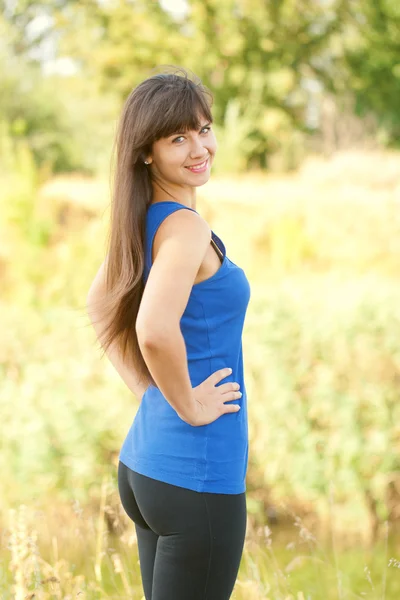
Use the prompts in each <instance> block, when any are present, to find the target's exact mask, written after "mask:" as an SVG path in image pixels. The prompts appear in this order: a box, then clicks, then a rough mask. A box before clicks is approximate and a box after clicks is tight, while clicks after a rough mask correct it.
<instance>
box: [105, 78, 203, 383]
mask: <svg viewBox="0 0 400 600" xmlns="http://www.w3.org/2000/svg"><path fill="white" fill-rule="evenodd" d="M168 69H171V67H170V66H169V67H168ZM212 102H213V99H212V95H211V93H210V91H209V90H208V89H207V88H206V87H205V86H204V85H203V84H202V82H201V80H200V79H199V78H198V77H196V76H195V75H194V74H192V76H191V77H190V76H189V73H188V71H186V70H185V69H182V68H180V67H172V71H171V70H169V72H161V73H157V74H156V75H152V76H151V77H149V78H147V79H145V80H144V81H142V82H141V83H140V84H139V85H138V86H137V87H135V88H134V89H133V90H132V92H131V93H130V95H129V96H128V98H127V100H126V102H125V104H124V107H123V109H122V113H121V117H120V120H119V124H118V129H117V134H116V138H115V142H114V146H113V153H112V156H113V162H114V163H115V164H114V181H113V183H112V190H113V191H112V200H111V223H110V229H109V235H108V251H107V259H106V266H105V274H106V293H105V295H104V297H103V298H102V299H101V308H100V310H101V312H102V313H103V314H104V313H105V314H107V315H108V316H109V317H110V318H108V319H107V322H108V325H107V326H106V327H105V329H104V330H103V332H102V336H101V342H102V345H103V348H104V351H105V350H106V349H107V348H108V347H109V345H110V344H111V343H112V342H114V343H115V344H116V345H117V347H118V349H119V350H120V351H121V353H122V356H123V358H124V359H125V358H128V359H129V360H131V361H132V362H133V364H134V365H135V369H136V370H137V372H138V374H139V378H140V381H141V382H143V381H146V382H148V383H151V384H152V385H156V384H155V382H154V380H153V377H152V375H151V373H150V371H149V369H148V367H147V365H146V363H145V361H144V359H143V356H142V354H141V351H140V348H139V344H138V339H137V334H136V329H135V323H136V318H137V314H138V312H139V306H140V302H141V299H142V295H143V290H144V281H143V272H144V266H145V243H146V239H145V236H146V212H147V208H148V207H149V205H150V204H151V202H152V198H153V186H152V174H151V168H150V167H149V166H147V165H146V164H145V163H144V160H145V158H146V156H147V155H148V154H149V153H150V152H151V149H152V144H153V142H155V141H156V140H159V139H161V138H163V137H168V136H170V135H172V134H174V133H176V132H179V131H189V130H197V129H199V128H200V126H201V117H203V118H205V119H207V121H209V122H212V120H213V119H212V114H211V106H212Z"/></svg>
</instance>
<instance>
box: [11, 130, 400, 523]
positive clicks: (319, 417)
mask: <svg viewBox="0 0 400 600" xmlns="http://www.w3.org/2000/svg"><path fill="white" fill-rule="evenodd" d="M7 139H8V138H7V137H5V138H4V139H3V143H6V142H5V141H4V140H7ZM8 141H9V140H8ZM8 154H9V156H12V152H11V150H10V148H9V149H8ZM399 161H400V159H399V157H398V156H397V155H395V154H387V155H379V156H378V155H376V154H375V155H374V154H373V155H371V156H369V155H367V154H363V155H358V158H357V160H356V156H351V155H345V156H343V158H342V160H341V161H339V160H338V159H337V160H336V161H332V162H331V163H329V166H328V164H327V165H325V166H324V163H318V162H317V161H314V162H311V163H309V164H306V165H305V166H304V168H303V170H302V171H300V172H299V173H298V174H297V175H296V176H292V178H290V179H289V178H287V179H285V178H282V179H277V178H276V176H275V177H274V178H271V179H268V178H267V179H265V178H262V179H260V180H259V181H257V180H256V179H254V180H253V181H252V180H250V179H247V180H245V179H236V180H233V179H232V177H230V178H229V183H227V182H226V181H224V180H221V181H219V180H218V178H215V179H213V180H212V181H210V182H209V184H208V185H207V189H205V191H202V195H201V196H200V199H199V203H200V208H201V210H202V211H204V213H205V214H207V215H208V217H207V218H208V219H209V221H210V223H212V224H213V228H214V230H216V231H218V234H219V235H220V236H221V237H222V239H224V241H225V243H226V245H227V248H228V253H229V256H230V257H232V259H233V260H234V261H237V263H238V264H240V265H241V266H243V268H244V269H245V271H246V273H248V276H249V278H250V280H251V282H252V302H251V304H250V307H249V315H248V319H247V321H246V328H245V338H244V344H245V363H246V366H245V368H246V372H247V373H248V375H247V379H246V381H247V385H246V387H247V392H248V398H249V411H250V420H249V422H250V437H251V447H252V452H251V457H250V465H249V494H250V497H251V498H253V499H254V502H249V511H250V513H251V514H252V515H253V516H254V518H256V519H257V520H260V521H261V522H263V521H264V520H265V518H266V516H265V508H266V506H268V504H271V503H272V504H274V503H275V504H277V505H278V504H279V502H280V501H282V500H287V501H288V502H289V504H290V502H292V500H293V499H296V502H297V503H300V504H302V505H304V506H307V505H308V504H309V505H310V506H312V507H313V509H312V510H313V511H315V512H316V514H318V515H319V518H320V519H321V520H322V521H323V520H324V519H326V518H327V515H328V513H329V490H330V487H331V486H332V485H334V486H336V490H337V499H338V504H339V507H338V514H339V515H340V520H341V522H342V524H343V527H344V528H346V529H347V530H350V529H352V528H353V527H358V526H359V525H361V526H362V527H364V528H366V529H368V530H371V531H376V529H377V527H379V524H380V523H382V522H383V521H384V520H386V519H389V520H391V521H396V519H397V518H398V516H399V515H398V513H397V508H396V506H397V502H398V498H399V495H400V480H399V475H398V472H399V456H400V445H399V431H398V426H397V423H398V422H399V414H398V406H397V404H398V403H396V397H397V383H398V379H399V376H400V354H399V352H398V348H397V339H398V337H399V334H400V331H399V323H400V314H399V309H398V307H399V306H400V302H399V300H400V299H399V289H398V285H397V281H396V277H397V266H396V265H398V264H399V256H400V245H399V240H400V217H399V214H398V211H397V212H396V210H395V207H396V206H397V204H396V198H397V194H398V187H396V180H395V179H393V174H394V173H396V172H398V168H399V164H400V162H399ZM9 164H10V165H11V161H10V163H9ZM14 164H15V169H16V171H15V173H17V172H19V173H20V174H22V176H21V177H20V180H21V181H25V188H23V187H21V184H20V187H19V188H18V187H16V188H15V189H13V186H11V187H10V182H9V180H4V181H7V189H8V190H12V191H10V192H9V194H8V195H7V194H6V195H5V196H4V197H2V202H3V204H2V206H1V210H0V214H2V219H3V221H2V223H1V229H2V230H1V232H0V233H1V234H2V238H3V239H4V245H3V250H4V252H3V255H2V280H3V282H4V290H5V298H6V299H7V298H9V299H10V301H11V302H9V303H8V304H6V303H3V305H2V311H1V313H0V314H1V315H2V317H1V318H2V320H3V330H4V331H5V335H4V342H3V345H2V354H1V361H0V364H1V370H2V381H3V383H2V393H1V398H2V407H1V414H2V422H3V425H4V427H5V434H4V435H3V452H2V472H3V474H4V477H5V479H8V478H9V480H12V479H13V480H14V481H15V485H13V486H12V487H10V488H9V489H8V490H6V492H5V493H4V494H3V500H2V502H3V503H4V505H7V504H8V505H9V504H11V505H12V504H13V503H14V502H15V501H16V499H17V498H25V497H27V496H28V495H29V493H35V494H41V493H42V494H47V493H48V494H50V495H51V496H52V497H54V496H57V495H61V496H63V497H64V498H71V499H72V498H76V497H78V498H79V499H80V500H82V501H83V500H84V499H85V498H87V496H88V494H89V493H90V488H91V485H92V484H93V481H94V480H98V479H99V478H101V476H102V475H103V474H104V473H113V472H114V470H115V460H116V457H117V455H118V449H119V446H120V443H121V440H122V439H123V437H124V435H125V433H126V432H127V430H128V428H129V424H130V423H131V421H132V419H133V417H134V413H135V410H136V406H137V404H136V402H135V400H134V398H133V397H132V394H131V393H130V392H129V391H128V390H127V389H126V388H125V386H124V385H123V383H122V382H121V381H120V380H119V377H118V375H117V374H116V372H115V371H114V369H113V368H112V366H111V364H110V363H109V362H108V361H107V360H106V361H105V362H104V361H103V363H100V362H99V360H98V359H99V355H98V354H97V352H96V351H95V349H96V340H95V336H94V332H93V330H92V328H91V327H90V325H89V323H88V318H87V315H86V313H85V307H84V298H85V293H86V290H87V289H88V287H89V285H90V282H91V279H92V278H93V276H94V273H95V271H96V269H97V267H98V264H99V263H100V262H101V259H102V256H103V250H102V248H101V246H99V244H98V240H99V239H104V234H105V224H106V221H107V214H106V213H107V210H108V201H107V183H106V181H105V180H103V181H97V182H96V181H93V182H91V181H90V180H86V181H85V180H81V179H79V178H76V177H74V178H72V177H64V179H62V178H60V177H59V178H56V179H55V180H54V181H53V182H46V183H45V184H44V185H39V184H38V181H39V180H40V174H39V172H36V171H35V168H34V163H33V162H32V158H31V157H29V153H28V151H27V149H26V148H24V147H23V146H22V147H21V149H20V151H19V152H15V156H14ZM350 165H352V166H351V168H350ZM372 165H375V167H376V169H375V170H374V169H372V168H371V166H372ZM358 172H361V173H364V177H363V178H358V179H356V178H355V174H356V173H358ZM339 173H341V175H339ZM366 173H369V174H370V175H369V176H368V177H367V175H366ZM9 176H10V175H9ZM15 180H16V179H15ZM354 181H357V184H358V185H357V186H355V184H354ZM351 182H353V183H352V184H351ZM221 190H223V192H221ZM244 193H246V198H247V200H246V201H243V194H244ZM216 198H218V201H216ZM266 198H268V202H266V201H265V199H266ZM250 232H251V233H250ZM11 264H12V269H11V268H10V267H11ZM77 265H79V268H77ZM88 350H89V351H88ZM110 398H113V401H112V402H110ZM115 398H118V401H115ZM21 432H23V434H22V435H23V438H24V443H23V444H21V443H20V440H21ZM82 457H84V460H82ZM16 474H17V475H16ZM27 474H30V475H29V476H27ZM45 490H47V491H45ZM253 494H254V497H253ZM355 515H358V519H357V520H355ZM361 515H362V517H361Z"/></svg>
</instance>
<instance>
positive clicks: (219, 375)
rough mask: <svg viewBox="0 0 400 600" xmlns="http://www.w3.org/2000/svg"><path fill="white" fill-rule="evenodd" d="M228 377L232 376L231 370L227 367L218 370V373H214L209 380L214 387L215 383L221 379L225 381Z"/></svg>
mask: <svg viewBox="0 0 400 600" xmlns="http://www.w3.org/2000/svg"><path fill="white" fill-rule="evenodd" d="M229 375H232V369H230V368H228V367H227V368H225V369H220V370H219V371H215V373H213V374H212V375H210V377H209V379H210V381H212V383H213V384H214V385H215V384H216V383H218V382H219V381H221V380H222V379H225V377H228V376H229Z"/></svg>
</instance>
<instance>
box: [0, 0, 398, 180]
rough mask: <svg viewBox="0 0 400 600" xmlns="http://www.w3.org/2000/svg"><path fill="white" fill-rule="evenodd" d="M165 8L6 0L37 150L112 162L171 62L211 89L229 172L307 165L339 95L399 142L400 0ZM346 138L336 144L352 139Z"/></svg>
mask: <svg viewBox="0 0 400 600" xmlns="http://www.w3.org/2000/svg"><path fill="white" fill-rule="evenodd" d="M170 6H171V8H172V4H171V5H170ZM166 7H168V3H167V2H165V3H164V2H163V3H160V2H158V1H155V0H154V1H152V2H148V1H147V0H137V1H135V2H129V1H128V0H109V1H107V2H96V1H94V0H87V1H86V2H84V3H81V2H80V3H77V2H75V1H73V0H59V1H57V2H50V1H46V2H40V3H39V2H35V1H33V0H16V1H15V2H10V1H9V0H2V1H1V2H0V8H2V17H0V28H1V32H2V39H3V41H2V43H1V44H0V48H1V53H0V73H1V76H2V80H3V77H4V81H5V86H4V89H5V94H4V95H3V99H2V100H1V102H0V116H1V117H2V118H3V120H6V121H7V122H8V123H10V125H11V127H10V130H11V132H12V134H13V135H15V136H24V137H26V138H27V139H28V140H29V144H30V147H31V149H32V151H33V153H34V156H35V160H37V161H39V163H42V162H43V161H47V162H49V163H50V165H51V168H52V169H53V170H56V171H63V170H71V169H75V170H76V169H80V170H83V171H85V170H89V171H98V170H102V169H104V167H105V165H106V164H107V158H108V151H107V152H106V153H105V148H107V149H108V148H109V147H110V144H111V139H112V135H113V120H114V119H115V118H116V115H117V112H118V109H119V107H120V106H121V104H122V102H123V100H124V99H125V98H126V96H127V95H128V94H129V92H130V91H131V89H132V88H133V87H134V86H135V85H136V84H137V83H139V81H141V80H142V79H143V78H145V77H147V76H149V75H150V74H151V73H153V72H154V71H156V70H157V69H158V67H160V66H161V65H165V64H175V65H182V66H184V67H186V68H188V69H190V70H192V71H194V72H195V73H196V74H198V75H199V76H200V77H201V78H202V79H203V81H204V83H205V84H206V85H208V86H209V87H210V89H211V90H212V92H213V94H214V97H215V103H214V116H215V123H216V129H217V132H218V138H219V140H220V145H221V150H223V152H222V151H221V153H220V156H221V160H220V161H219V162H218V161H217V162H216V163H215V168H216V169H217V170H218V171H219V172H223V171H230V172H237V171H238V170H239V171H243V170H245V169H248V168H251V169H253V168H274V169H275V168H278V169H279V170H290V169H295V168H296V167H297V166H298V165H299V164H300V163H301V161H302V158H303V156H304V153H305V151H306V149H307V148H308V147H309V145H310V143H311V144H314V145H316V144H317V145H318V144H320V142H321V138H324V137H325V136H326V135H328V134H327V131H326V126H325V125H326V124H325V121H326V120H327V119H329V117H328V116H327V115H326V114H325V112H324V102H325V100H326V99H327V98H328V99H331V98H332V99H333V100H334V102H335V104H336V106H337V107H338V111H339V113H343V114H345V113H346V111H351V112H353V113H355V114H356V115H358V117H359V118H360V119H361V122H363V120H366V122H367V121H368V120H369V121H371V118H372V117H373V119H374V123H375V124H374V128H373V129H372V131H371V132H370V135H372V136H375V138H376V139H378V140H379V142H380V143H381V144H385V145H398V143H399V139H400V135H399V116H398V111H397V98H398V95H399V85H400V83H399V81H400V79H399V77H400V76H399V62H398V56H399V39H400V31H399V29H400V18H399V13H398V3H397V2H396V0H379V2H376V0H366V1H364V0H363V1H361V0H325V1H322V0H321V1H320V2H315V1H314V0H296V1H294V0H279V1H276V0H268V1H267V2H261V1H260V0H246V1H244V0H189V1H188V2H187V9H186V11H183V12H182V13H181V14H180V15H177V14H175V13H173V12H172V10H168V9H167V8H166ZM52 61H53V62H52ZM57 69H58V71H57ZM346 107H347V108H346ZM349 107H350V108H349ZM367 129H368V127H367V126H366V127H365V130H367ZM348 133H349V132H348ZM366 135H367V134H366V132H365V133H364V138H365V137H366ZM354 136H355V134H354ZM334 138H335V139H334V140H333V144H334V147H333V150H335V149H337V148H338V147H340V145H341V143H342V142H341V140H340V139H339V138H340V136H337V135H334ZM353 141H357V140H356V136H355V137H354V139H353ZM350 142H351V140H350Z"/></svg>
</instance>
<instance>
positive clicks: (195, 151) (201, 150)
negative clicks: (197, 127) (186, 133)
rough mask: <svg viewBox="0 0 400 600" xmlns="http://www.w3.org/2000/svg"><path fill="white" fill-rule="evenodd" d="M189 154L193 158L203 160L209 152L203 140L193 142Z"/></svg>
mask: <svg viewBox="0 0 400 600" xmlns="http://www.w3.org/2000/svg"><path fill="white" fill-rule="evenodd" d="M189 154H190V157H191V158H202V157H203V156H204V158H205V157H206V156H207V154H208V151H207V148H206V147H205V146H204V143H203V142H202V140H194V141H193V142H192V146H191V148H190V153H189Z"/></svg>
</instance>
